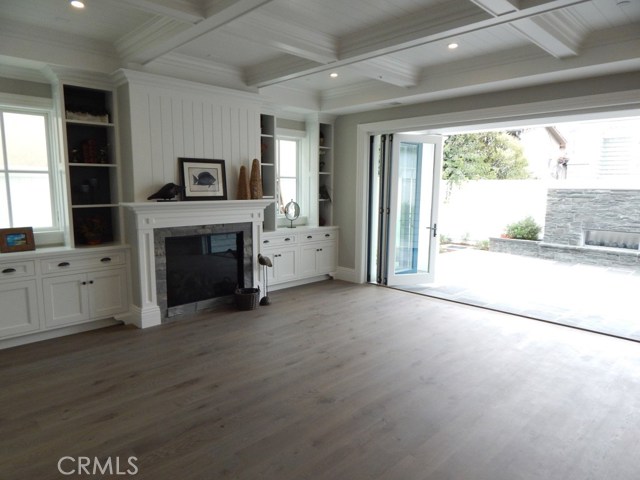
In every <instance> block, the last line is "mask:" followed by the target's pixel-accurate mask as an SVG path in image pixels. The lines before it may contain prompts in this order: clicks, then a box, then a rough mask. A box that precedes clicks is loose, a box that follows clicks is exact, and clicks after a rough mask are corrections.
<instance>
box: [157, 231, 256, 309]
mask: <svg viewBox="0 0 640 480" xmlns="http://www.w3.org/2000/svg"><path fill="white" fill-rule="evenodd" d="M251 227H252V225H251V223H232V224H214V225H203V226H196V227H192V226H188V227H172V228H159V229H155V230H154V245H155V257H156V262H155V263H156V288H157V295H158V305H159V306H160V311H161V313H162V316H163V318H168V317H173V316H176V315H181V314H183V313H191V312H195V311H198V310H202V309H204V308H210V307H212V306H214V305H216V304H220V303H225V302H228V301H229V300H230V299H231V295H233V293H234V291H235V289H236V288H238V287H240V288H244V287H245V286H253V269H252V258H253V242H252V232H251V230H252V228H251Z"/></svg>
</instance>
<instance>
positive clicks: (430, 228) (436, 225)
mask: <svg viewBox="0 0 640 480" xmlns="http://www.w3.org/2000/svg"><path fill="white" fill-rule="evenodd" d="M427 230H433V238H436V236H437V235H438V224H437V223H434V224H433V227H427Z"/></svg>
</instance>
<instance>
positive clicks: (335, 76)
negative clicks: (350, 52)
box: [329, 72, 338, 78]
mask: <svg viewBox="0 0 640 480" xmlns="http://www.w3.org/2000/svg"><path fill="white" fill-rule="evenodd" d="M329 76H330V77H331V78H338V73H337V72H331V73H330V74H329Z"/></svg>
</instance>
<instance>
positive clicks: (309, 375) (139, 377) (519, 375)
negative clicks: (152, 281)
mask: <svg viewBox="0 0 640 480" xmlns="http://www.w3.org/2000/svg"><path fill="white" fill-rule="evenodd" d="M271 298H272V302H273V303H272V305H271V306H269V307H260V308H258V309H257V310H254V311H249V312H237V311H235V310H232V309H230V308H229V309H224V308H223V309H222V310H219V311H212V312H207V313H202V314H199V315H195V316H192V317H188V318H185V319H182V320H180V321H177V322H175V323H171V324H167V325H163V326H160V327H156V328H153V329H147V330H137V329H134V328H129V327H124V326H123V327H112V328H108V329H103V330H99V331H93V332H88V333H84V334H79V335H75V336H71V337H65V338H61V339H55V340H52V341H46V342H41V343H38V344H32V345H27V346H23V347H18V348H14V349H10V350H4V351H0V478H1V479H3V480H14V479H15V480H19V479H27V480H30V479H39V480H42V479H58V478H101V477H100V476H70V477H68V476H63V475H62V474H60V473H59V472H58V469H57V463H58V460H59V459H60V458H61V457H63V456H71V457H79V456H84V457H92V458H93V457H98V459H99V460H100V461H102V462H104V461H105V459H107V458H109V457H112V458H114V459H115V457H119V458H120V461H121V463H123V464H125V463H126V461H127V459H128V457H130V456H135V457H136V458H137V461H136V464H137V467H138V473H137V475H136V476H135V477H134V478H140V479H153V480H164V479H185V480H189V479H227V478H229V479H247V480H248V479H251V480H254V479H273V480H289V479H290V480H294V479H295V480H304V479H312V480H325V479H327V480H329V479H331V480H342V479H344V480H359V479H363V480H364V479H371V480H374V479H375V480H383V479H384V480H413V479H424V480H431V479H433V480H436V479H437V480H440V479H454V480H457V479H460V480H468V479H473V480H476V479H478V480H485V479H486V480H502V479H504V480H514V479H527V480H528V479H541V480H542V479H544V480H555V479H562V480H565V479H568V480H573V479H575V480H578V479H579V480H584V479H603V480H604V479H607V480H608V479H615V480H624V479H637V478H638V476H639V475H640V473H639V472H640V453H638V452H640V434H638V432H639V431H640V344H637V343H632V342H625V341H623V340H618V339H614V338H608V337H603V336H598V335H595V334H591V333H587V332H580V331H575V330H571V329H566V328H563V327H559V326H555V325H550V324H545V323H540V322H536V321H533V320H527V319H523V318H519V317H514V316H510V315H507V314H500V313H495V312H490V311H484V310H481V309H476V308H473V307H466V306H461V305H456V304H452V303H448V302H445V301H440V300H436V299H431V298H426V297H421V296H419V295H415V294H411V293H407V292H400V291H395V290H391V289H386V288H383V287H376V286H367V285H364V286H363V285H352V284H347V283H342V282H338V281H327V282H323V283H321V284H315V285H308V286H304V287H299V288H295V289H289V290H283V291H278V292H274V293H272V294H271ZM65 465H66V466H67V468H69V467H70V466H71V464H70V463H67V464H65ZM125 468H126V465H125ZM103 478H111V477H108V476H105V477H103ZM113 478H126V476H122V475H120V476H117V477H116V476H114V477H113Z"/></svg>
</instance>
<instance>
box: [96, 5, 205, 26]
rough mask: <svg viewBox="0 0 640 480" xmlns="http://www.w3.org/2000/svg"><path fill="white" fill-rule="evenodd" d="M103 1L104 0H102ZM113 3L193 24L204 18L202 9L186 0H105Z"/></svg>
mask: <svg viewBox="0 0 640 480" xmlns="http://www.w3.org/2000/svg"><path fill="white" fill-rule="evenodd" d="M102 1H105V0H102ZM106 1H107V2H109V3H112V4H114V5H120V6H124V7H132V8H136V9H138V10H142V11H144V12H148V13H152V14H154V15H161V16H163V17H168V18H171V19H174V20H179V21H181V22H186V23H191V24H195V23H198V22H201V21H202V20H204V18H205V15H204V9H202V8H199V7H198V6H197V5H194V3H193V2H190V1H188V0H106Z"/></svg>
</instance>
